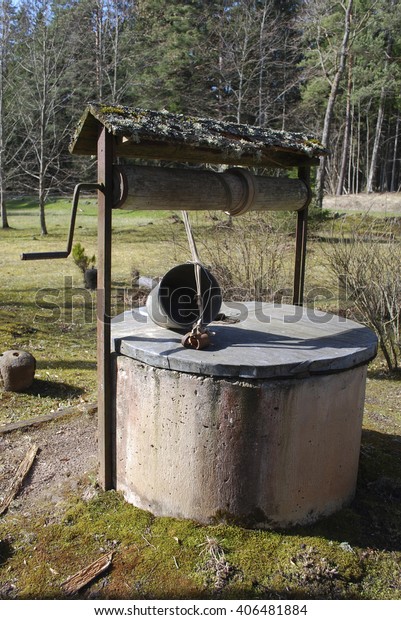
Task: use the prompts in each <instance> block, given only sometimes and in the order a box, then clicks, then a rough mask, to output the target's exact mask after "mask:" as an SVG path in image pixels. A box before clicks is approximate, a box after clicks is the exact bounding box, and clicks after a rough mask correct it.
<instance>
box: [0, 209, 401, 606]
mask: <svg viewBox="0 0 401 620" xmlns="http://www.w3.org/2000/svg"><path fill="white" fill-rule="evenodd" d="M69 208H70V206H69V201H66V200H64V199H58V200H54V201H52V203H51V204H49V205H48V207H47V214H48V227H49V235H48V236H47V237H40V235H39V234H38V221H37V219H38V217H37V214H36V209H35V206H34V202H33V201H31V200H29V199H23V198H21V199H19V200H14V201H11V202H10V205H9V221H10V225H11V227H12V228H11V229H10V230H1V231H0V239H1V252H0V278H1V289H0V349H1V350H6V349H10V348H25V349H28V350H29V351H31V352H32V353H33V354H34V355H35V357H36V359H37V363H38V368H37V374H36V379H35V381H34V384H33V386H32V388H31V389H30V390H29V391H28V392H25V393H20V394H15V393H8V392H0V424H2V423H6V422H11V421H15V420H17V419H25V418H28V417H32V416H36V415H39V414H43V413H49V411H51V410H52V409H57V408H58V407H60V406H64V405H67V404H74V403H78V402H80V401H93V400H96V376H95V364H96V362H95V358H96V343H95V322H94V316H95V299H94V295H93V293H91V292H89V291H87V290H86V289H84V288H83V286H82V281H81V274H80V272H79V271H78V269H77V267H76V266H75V265H74V264H73V262H72V259H67V260H63V261H53V262H51V261H38V262H23V261H20V259H19V255H20V253H21V252H24V251H25V252H29V251H38V250H50V249H52V250H59V249H64V247H65V244H66V234H67V230H68V213H69ZM113 226H114V245H113V265H114V266H113V286H114V291H115V309H116V310H122V309H123V306H124V301H121V294H120V293H121V288H124V287H128V288H129V287H130V278H131V271H132V269H133V268H136V269H139V271H140V272H141V274H144V275H148V276H156V275H160V274H162V273H164V272H165V271H166V270H167V269H168V268H169V267H170V266H172V265H173V264H175V263H176V262H177V260H186V259H187V258H188V255H185V253H184V252H182V250H181V244H180V243H173V244H172V243H171V241H169V240H168V237H170V238H171V236H172V235H173V236H175V237H176V239H177V240H178V241H179V240H180V239H181V240H182V239H183V230H182V227H181V225H180V224H175V223H174V218H172V216H171V214H170V213H157V214H154V213H153V212H152V213H132V212H127V213H125V212H123V211H119V212H116V213H115V215H114V224H113ZM207 226H208V223H207V221H206V220H204V221H203V220H202V221H200V222H199V229H198V230H199V231H200V234H201V233H202V230H203V231H206V232H207ZM316 226H318V224H316ZM75 240H76V241H80V242H81V243H82V244H83V245H84V247H85V249H86V250H87V252H88V254H90V255H92V254H93V253H96V206H95V201H94V200H93V199H92V198H89V197H88V198H85V199H84V200H83V201H81V203H80V207H79V213H78V219H77V231H76V238H75ZM318 244H319V242H318V241H315V242H313V243H312V244H311V247H310V250H311V251H310V258H309V261H310V263H309V264H310V271H309V273H308V278H309V284H310V285H311V286H317V285H319V284H320V285H322V286H331V282H330V281H329V279H328V275H327V272H326V271H325V270H324V268H323V266H322V263H321V261H320V253H319V245H318ZM307 286H308V284H307ZM117 293H119V294H120V297H118V295H117ZM400 401H401V381H400V377H399V376H397V375H389V374H388V373H387V372H386V369H385V367H384V364H383V362H382V359H381V357H380V356H379V357H378V358H377V359H376V360H375V361H374V362H373V363H372V364H371V366H370V369H369V374H368V382H367V394H366V410H365V417H364V429H363V436H362V450H361V461H360V472H359V479H358V486H357V493H356V497H355V500H354V501H353V503H352V504H351V505H350V506H349V507H348V508H345V509H343V510H341V511H340V512H339V513H337V514H336V515H333V516H331V517H330V518H327V519H323V520H321V521H320V522H318V523H316V524H314V525H311V526H308V527H302V528H301V527H299V528H294V529H291V530H290V531H285V532H283V531H252V530H246V529H243V528H240V527H237V526H235V525H232V524H227V523H226V524H219V525H214V526H200V525H198V524H196V523H193V522H190V521H182V520H178V519H167V518H155V517H153V516H152V515H150V514H149V513H146V512H144V511H141V510H138V509H136V508H134V507H133V506H131V505H129V504H127V503H126V502H125V501H124V500H123V499H122V497H121V496H120V495H119V494H118V493H116V492H114V491H109V492H102V491H100V490H99V489H98V488H97V486H96V482H95V480H91V481H89V482H88V481H86V482H85V484H86V485H88V484H89V486H90V487H91V489H92V492H91V493H90V494H88V495H86V497H90V499H86V500H85V499H84V498H83V497H82V494H79V493H78V494H76V495H75V494H74V495H72V496H67V497H66V498H65V502H64V505H63V507H62V508H60V507H59V508H58V510H57V512H52V508H51V507H49V509H48V510H47V507H46V506H42V507H41V510H40V511H37V513H36V514H29V513H26V512H25V511H24V512H22V513H19V512H18V511H12V510H11V511H9V513H8V514H5V515H4V516H3V517H0V598H13V597H16V598H63V596H64V594H63V591H62V588H61V584H62V582H63V581H64V580H65V579H66V578H67V576H68V575H72V574H73V573H74V572H76V571H77V570H79V569H81V568H83V567H84V566H86V565H87V564H89V563H90V562H92V561H93V560H95V559H97V558H98V557H99V556H100V555H102V554H103V553H104V552H106V551H109V550H110V551H111V550H112V551H113V561H112V565H111V568H110V569H109V570H108V572H106V573H105V574H104V575H102V576H101V577H99V578H98V579H97V580H95V581H94V582H93V583H92V584H91V585H89V586H88V587H86V588H85V589H83V590H82V591H81V592H80V594H79V595H78V596H79V597H90V598H101V599H106V598H121V599H123V598H130V599H136V598H139V599H143V598H145V599H146V598H193V599H195V598H216V597H222V598H228V599H229V598H234V599H240V598H241V599H280V598H281V599H295V598H296V599H399V598H401V406H400V404H401V402H400Z"/></svg>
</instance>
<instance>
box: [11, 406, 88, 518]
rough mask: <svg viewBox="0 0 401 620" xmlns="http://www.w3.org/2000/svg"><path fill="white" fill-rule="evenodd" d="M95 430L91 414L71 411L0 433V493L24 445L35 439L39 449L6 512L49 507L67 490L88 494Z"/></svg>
mask: <svg viewBox="0 0 401 620" xmlns="http://www.w3.org/2000/svg"><path fill="white" fill-rule="evenodd" d="M96 434H97V414H96V413H94V414H88V413H77V414H75V415H73V416H68V417H66V418H63V419H61V420H57V421H54V422H47V423H44V424H42V425H41V426H38V427H35V428H27V429H26V430H23V431H15V432H11V433H6V434H4V435H0V498H1V497H3V496H4V494H5V492H6V491H7V489H8V487H9V484H10V481H11V480H12V479H13V477H14V475H15V472H16V470H17V468H18V465H19V464H20V462H21V461H22V460H23V458H24V455H25V454H26V452H27V451H28V449H29V447H30V446H31V445H32V444H36V445H37V446H38V448H39V450H38V452H37V455H36V458H35V461H34V463H33V466H32V468H31V470H30V472H29V474H28V476H27V478H26V479H25V481H24V484H23V487H22V489H21V491H20V493H19V494H18V495H17V497H16V498H15V499H14V501H13V502H12V504H11V506H10V508H9V512H10V513H12V512H15V511H18V513H19V514H21V513H23V514H37V513H38V512H40V511H41V510H42V509H45V508H46V509H48V508H49V506H51V507H52V509H53V510H55V509H57V506H60V507H61V506H62V504H63V500H64V499H65V498H66V497H67V495H68V494H69V493H70V492H71V491H73V492H77V491H78V492H79V493H80V494H82V495H83V496H84V497H85V499H90V497H88V494H90V493H93V492H94V490H93V489H94V487H93V482H94V481H95V479H96V471H97V441H96ZM91 483H92V484H91ZM85 494H86V496H85Z"/></svg>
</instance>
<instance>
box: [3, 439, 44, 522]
mask: <svg viewBox="0 0 401 620" xmlns="http://www.w3.org/2000/svg"><path fill="white" fill-rule="evenodd" d="M37 451H38V446H37V445H36V444H33V445H32V446H31V447H30V448H29V450H28V452H27V453H26V454H25V456H24V458H23V460H22V461H21V463H20V465H19V467H18V469H17V473H16V474H15V476H14V480H13V481H12V482H11V485H10V488H9V490H8V491H7V493H6V496H5V497H4V499H3V501H2V502H1V504H0V515H2V514H3V513H5V512H6V510H7V509H8V507H9V505H10V504H11V502H12V501H13V499H14V497H15V496H16V495H17V493H18V491H19V490H20V488H21V486H22V483H23V482H24V478H25V476H26V475H27V473H28V472H29V470H30V469H31V467H32V464H33V462H34V460H35V456H36V453H37Z"/></svg>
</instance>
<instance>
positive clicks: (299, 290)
mask: <svg viewBox="0 0 401 620" xmlns="http://www.w3.org/2000/svg"><path fill="white" fill-rule="evenodd" d="M298 178H299V179H301V180H302V181H304V182H305V183H306V185H307V187H308V189H309V193H310V168H309V167H302V168H298ZM309 202H310V199H309V201H308V203H307V204H306V205H305V207H304V208H303V209H300V210H299V211H298V212H297V230H296V235H295V238H296V240H295V269H294V294H293V304H294V306H302V305H303V301H304V285H305V262H306V236H307V225H308V205H309Z"/></svg>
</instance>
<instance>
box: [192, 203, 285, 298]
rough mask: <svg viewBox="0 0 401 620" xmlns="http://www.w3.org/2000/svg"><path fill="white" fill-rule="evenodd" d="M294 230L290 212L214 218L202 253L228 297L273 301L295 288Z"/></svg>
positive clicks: (225, 296)
mask: <svg viewBox="0 0 401 620" xmlns="http://www.w3.org/2000/svg"><path fill="white" fill-rule="evenodd" d="M294 231H295V220H294V217H293V214H289V213H257V212H255V213H249V214H247V215H246V216H241V217H238V218H228V217H227V216H220V217H218V218H214V220H213V227H212V229H209V231H208V233H207V236H203V238H202V242H201V244H200V246H201V247H200V254H201V257H202V260H203V261H204V262H205V264H207V265H208V266H210V270H211V272H212V273H213V275H214V276H215V277H216V279H217V281H218V282H219V284H220V287H221V288H222V290H223V294H224V299H225V301H230V300H237V301H253V300H255V301H273V300H276V298H277V295H279V296H280V294H281V293H280V291H283V290H287V289H288V288H292V269H293V254H294V238H293V237H294V234H293V233H294ZM289 257H291V258H290V260H289Z"/></svg>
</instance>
